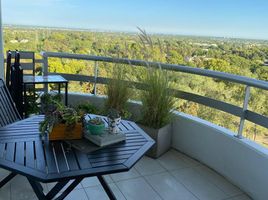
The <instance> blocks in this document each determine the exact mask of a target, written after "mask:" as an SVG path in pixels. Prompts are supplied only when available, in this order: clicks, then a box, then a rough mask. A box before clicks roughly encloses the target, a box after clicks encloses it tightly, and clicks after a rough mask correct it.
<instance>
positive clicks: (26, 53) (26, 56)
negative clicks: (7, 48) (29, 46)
mask: <svg viewBox="0 0 268 200" xmlns="http://www.w3.org/2000/svg"><path fill="white" fill-rule="evenodd" d="M19 53H20V58H21V59H34V52H33V51H19ZM15 54H16V51H11V57H12V58H15Z"/></svg>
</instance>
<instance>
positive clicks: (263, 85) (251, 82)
mask: <svg viewBox="0 0 268 200" xmlns="http://www.w3.org/2000/svg"><path fill="white" fill-rule="evenodd" d="M41 55H42V56H43V57H44V58H47V57H55V58H69V59H77V60H91V61H101V62H110V63H119V64H130V65H133V66H144V67H147V66H148V65H150V66H152V67H159V64H161V67H162V69H167V70H171V71H178V72H185V73H189V74H196V75H201V76H207V77H211V78H217V79H221V80H226V81H231V82H235V83H240V84H243V85H248V86H253V87H256V88H260V89H264V90H268V82H266V81H261V80H257V79H253V78H249V77H245V76H239V75H234V74H230V73H225V72H219V71H213V70H207V69H200V68H194V67H189V66H184V65H174V64H167V63H158V62H147V61H143V60H131V59H126V58H112V57H104V56H92V55H83V54H71V53H58V52H41Z"/></svg>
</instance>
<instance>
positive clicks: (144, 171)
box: [135, 156, 166, 176]
mask: <svg viewBox="0 0 268 200" xmlns="http://www.w3.org/2000/svg"><path fill="white" fill-rule="evenodd" d="M135 169H136V170H137V171H138V172H139V173H140V174H141V175H142V176H145V175H152V174H157V173H160V172H164V171H166V169H165V168H164V167H162V166H161V164H160V163H159V162H158V161H157V160H154V159H152V158H149V157H146V156H144V157H143V158H142V159H141V160H140V161H139V162H138V163H137V164H136V165H135Z"/></svg>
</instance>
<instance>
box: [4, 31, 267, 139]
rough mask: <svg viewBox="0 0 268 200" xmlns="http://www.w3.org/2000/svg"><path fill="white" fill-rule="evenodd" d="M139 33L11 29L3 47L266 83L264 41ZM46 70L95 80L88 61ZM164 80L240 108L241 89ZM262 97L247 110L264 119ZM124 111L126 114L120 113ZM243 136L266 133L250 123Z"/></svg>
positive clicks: (133, 76) (199, 111)
mask: <svg viewBox="0 0 268 200" xmlns="http://www.w3.org/2000/svg"><path fill="white" fill-rule="evenodd" d="M141 31H142V32H144V33H145V34H143V35H142V34H140V35H139V36H137V35H136V34H127V33H118V32H117V33H111V32H105V33H100V32H86V31H76V30H71V31H69V30H50V29H42V28H38V29H36V28H29V27H27V28H18V27H13V26H11V27H4V47H5V51H7V50H9V49H11V50H14V49H18V50H25V51H27V50H28V51H35V52H36V58H37V59H40V58H41V56H40V54H39V53H40V51H52V52H68V53H78V54H90V55H97V56H109V57H115V58H118V57H120V58H129V59H140V60H146V61H155V62H163V63H172V64H185V65H187V66H191V67H199V68H206V69H210V70H217V71H222V72H228V73H234V74H238V75H243V76H247V77H251V78H257V79H261V80H266V81H267V80H268V75H267V74H268V73H267V68H268V67H267V66H264V65H263V63H264V61H265V60H267V59H268V41H262V40H240V39H230V38H209V37H188V36H175V35H150V39H148V38H147V37H143V36H144V35H147V34H146V32H145V31H144V30H141ZM140 37H141V38H140ZM141 41H143V42H141ZM159 44H160V45H159ZM98 64H99V71H98V76H99V77H106V78H112V77H113V73H112V72H113V70H110V69H112V68H113V67H112V66H113V65H112V64H108V63H104V62H98ZM36 67H37V69H38V70H39V72H40V69H41V64H39V63H36ZM49 67H50V68H49V71H50V72H59V73H72V74H81V75H87V76H93V75H94V63H93V62H90V61H81V60H71V59H57V58H50V59H49ZM125 69H126V72H125V74H126V75H125V76H127V78H128V80H131V81H136V82H137V81H139V80H142V79H143V78H144V76H145V75H146V70H144V68H142V67H131V66H125ZM168 76H169V80H170V82H171V83H170V87H172V88H173V89H180V90H182V91H186V92H190V93H194V94H199V95H203V96H207V97H211V98H213V99H217V100H221V101H224V102H228V103H231V104H234V105H237V106H240V107H242V105H243V97H244V87H243V86H242V85H239V84H232V83H230V82H227V81H219V80H215V79H211V78H206V77H201V76H196V75H190V74H186V73H179V72H172V73H171V75H170V74H168ZM124 78H125V77H124ZM170 78H171V79H170ZM124 80H126V79H124ZM252 89H254V88H252ZM92 90H93V84H92V83H89V82H70V84H69V91H70V92H85V93H91V92H92ZM106 92H107V89H106V88H105V86H104V85H99V84H98V85H97V93H98V94H101V95H106ZM131 93H132V98H134V99H135V100H140V97H139V91H137V90H134V89H131ZM267 96H268V95H267V94H266V93H265V91H263V90H258V92H255V91H253V90H252V94H251V99H250V100H251V101H250V110H252V111H255V112H258V113H262V114H264V115H268V106H267V105H268V103H267V102H268V97H267ZM176 107H179V110H180V111H182V112H186V113H190V114H193V115H196V116H198V117H201V118H204V119H206V120H209V121H212V122H213V123H215V124H218V125H221V126H224V127H226V128H229V129H231V130H234V131H237V127H238V125H237V124H236V118H235V117H234V116H226V114H225V113H223V112H218V110H215V109H210V108H207V107H204V106H202V105H200V104H196V103H193V102H189V101H184V100H179V101H176ZM124 111H126V110H123V111H121V112H124ZM103 114H107V112H103ZM123 116H124V114H123ZM230 122H235V123H230ZM245 132H246V135H248V137H250V138H253V137H252V135H254V134H255V133H256V134H257V136H259V137H260V138H261V137H265V134H267V129H262V128H260V127H258V126H257V127H256V126H255V125H253V124H249V125H248V127H247V128H246V129H245ZM253 133H254V134H253ZM254 138H255V137H254Z"/></svg>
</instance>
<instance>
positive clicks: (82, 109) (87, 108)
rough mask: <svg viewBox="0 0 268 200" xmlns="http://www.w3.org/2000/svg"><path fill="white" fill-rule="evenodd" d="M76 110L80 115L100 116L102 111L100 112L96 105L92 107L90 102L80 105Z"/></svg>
mask: <svg viewBox="0 0 268 200" xmlns="http://www.w3.org/2000/svg"><path fill="white" fill-rule="evenodd" d="M76 110H77V111H78V113H80V115H84V114H89V113H90V114H99V113H100V111H99V110H98V108H97V107H96V106H94V105H92V104H91V103H90V102H85V103H80V104H79V105H78V106H77V108H76Z"/></svg>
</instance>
